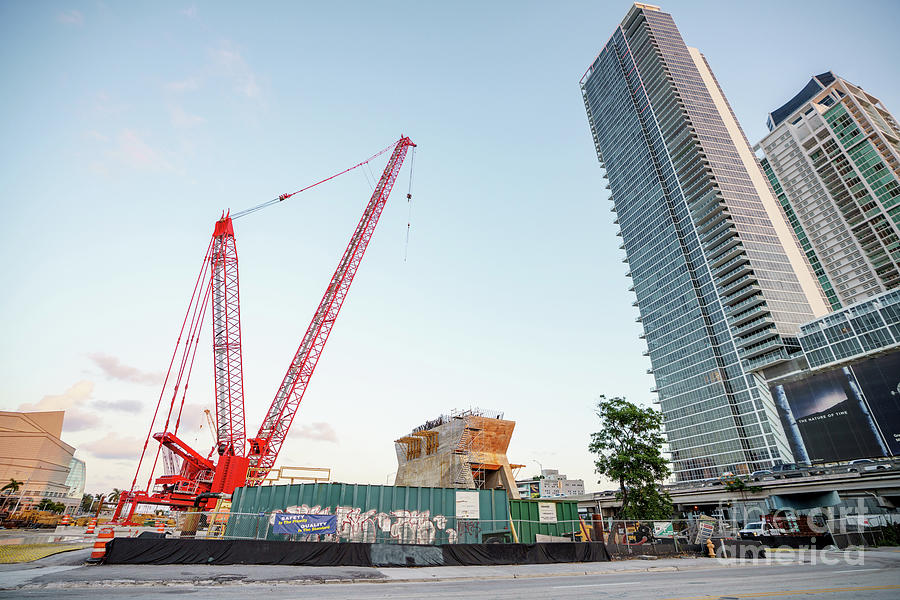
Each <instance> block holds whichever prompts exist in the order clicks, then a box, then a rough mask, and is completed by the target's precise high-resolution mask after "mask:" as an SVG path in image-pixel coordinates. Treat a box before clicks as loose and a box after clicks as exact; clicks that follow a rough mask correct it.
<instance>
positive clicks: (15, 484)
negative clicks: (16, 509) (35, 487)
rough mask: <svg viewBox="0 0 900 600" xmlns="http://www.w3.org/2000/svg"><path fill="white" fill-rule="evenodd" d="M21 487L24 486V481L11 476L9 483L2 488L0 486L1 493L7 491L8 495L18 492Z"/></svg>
mask: <svg viewBox="0 0 900 600" xmlns="http://www.w3.org/2000/svg"><path fill="white" fill-rule="evenodd" d="M20 487H22V482H21V481H19V480H17V479H13V478H12V477H10V478H9V483H7V484H6V485H4V486H3V487H2V488H0V493H3V492H6V495H7V496H8V495H10V494H15V493H16V492H18V491H19V488H20Z"/></svg>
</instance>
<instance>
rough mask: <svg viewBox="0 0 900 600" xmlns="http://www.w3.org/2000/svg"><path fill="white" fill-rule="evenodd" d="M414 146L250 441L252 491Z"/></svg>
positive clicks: (347, 256)
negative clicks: (257, 431) (257, 430)
mask: <svg viewBox="0 0 900 600" xmlns="http://www.w3.org/2000/svg"><path fill="white" fill-rule="evenodd" d="M410 146H413V147H415V144H414V143H413V142H412V140H410V139H409V138H408V137H405V136H404V137H401V138H400V140H399V141H398V142H397V144H396V145H395V146H394V151H393V152H392V154H391V158H390V160H388V163H387V165H386V166H385V168H384V172H383V173H382V175H381V179H380V180H379V181H378V185H377V186H376V187H375V190H374V191H373V192H372V197H371V198H370V199H369V203H368V204H367V205H366V209H365V211H363V215H362V218H360V220H359V224H357V226H356V229H355V230H354V232H353V235H352V236H351V238H350V243H349V244H347V249H346V250H345V251H344V254H343V256H342V257H341V260H340V262H339V263H338V266H337V268H336V269H335V271H334V274H333V275H332V276H331V281H330V282H329V284H328V287H327V288H326V289H325V295H324V296H323V297H322V300H321V302H319V306H318V308H317V309H316V312H315V314H314V315H313V318H312V321H311V322H310V324H309V327H307V329H306V333H305V334H304V336H303V339H302V340H301V342H300V346H299V347H298V348H297V352H296V354H295V355H294V359H293V360H292V361H291V364H290V366H289V367H288V370H287V373H286V374H285V376H284V379H283V380H282V382H281V385H280V386H279V388H278V391H277V393H276V394H275V399H274V400H272V404H271V406H269V410H268V412H267V413H266V417H265V419H264V420H263V422H262V425H261V426H260V428H259V433H257V435H256V437H255V438H251V439H250V440H248V441H249V442H250V452H249V454H248V457H249V458H250V472H249V476H248V478H247V484H248V485H254V484H257V483H259V482H260V481H261V480H262V479H264V478H265V477H266V475H268V473H269V471H270V470H271V468H272V467H273V466H274V464H275V460H276V458H278V452H279V451H280V450H281V446H282V444H283V443H284V439H285V437H287V433H288V431H289V430H290V427H291V423H292V422H293V420H294V415H295V414H296V412H297V409H298V408H299V406H300V401H301V400H302V399H303V394H304V393H305V392H306V388H307V385H308V384H309V380H310V378H311V377H312V374H313V372H314V371H315V369H316V364H317V363H318V361H319V357H320V356H321V354H322V350H323V348H324V347H325V342H326V341H327V340H328V335H329V334H330V333H331V329H332V327H334V321H335V319H337V316H338V313H339V312H340V310H341V305H343V303H344V299H345V298H346V297H347V292H348V291H349V289H350V284H351V283H352V282H353V277H354V276H355V275H356V271H357V269H358V268H359V264H360V262H361V261H362V258H363V255H364V254H365V252H366V248H367V247H368V245H369V241H370V240H371V239H372V234H373V233H374V231H375V226H376V225H377V224H378V219H379V217H380V216H381V212H382V210H383V209H384V205H385V203H386V202H387V199H388V196H390V193H391V190H392V189H393V187H394V182H395V181H396V180H397V175H398V173H399V172H400V167H401V166H402V165H403V159H404V158H405V157H406V153H407V150H408V149H409V147H410Z"/></svg>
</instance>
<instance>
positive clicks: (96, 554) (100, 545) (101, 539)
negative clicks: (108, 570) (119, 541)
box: [88, 527, 116, 563]
mask: <svg viewBox="0 0 900 600" xmlns="http://www.w3.org/2000/svg"><path fill="white" fill-rule="evenodd" d="M114 537H116V532H115V530H114V529H113V528H112V527H104V528H103V529H101V530H100V534H99V535H98V536H97V541H96V542H94V549H93V551H92V552H91V557H90V558H89V559H88V562H92V563H98V562H101V561H102V560H103V558H104V557H105V556H106V544H107V543H108V542H109V541H110V540H112V539H113V538H114Z"/></svg>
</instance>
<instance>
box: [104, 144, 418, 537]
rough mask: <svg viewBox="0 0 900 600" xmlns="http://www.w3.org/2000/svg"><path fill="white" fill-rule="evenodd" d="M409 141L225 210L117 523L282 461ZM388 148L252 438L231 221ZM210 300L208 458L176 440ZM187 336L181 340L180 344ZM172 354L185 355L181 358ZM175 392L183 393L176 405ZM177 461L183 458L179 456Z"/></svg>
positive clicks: (208, 498) (194, 502)
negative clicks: (158, 472) (144, 470)
mask: <svg viewBox="0 0 900 600" xmlns="http://www.w3.org/2000/svg"><path fill="white" fill-rule="evenodd" d="M410 147H413V148H414V147H415V144H414V143H413V142H412V140H410V139H409V138H408V137H405V136H403V137H401V138H400V139H399V140H398V141H397V142H396V143H394V144H391V145H390V146H388V147H387V148H385V149H384V150H381V151H380V152H378V153H377V154H375V155H373V156H371V157H369V158H368V159H366V160H365V161H363V162H361V163H358V164H356V165H354V166H352V167H350V168H348V169H345V170H344V171H341V172H340V173H337V174H335V175H332V176H331V177H328V178H326V179H323V180H322V181H319V182H316V183H314V184H312V185H309V186H307V187H305V188H303V189H300V190H298V191H296V192H293V193H291V194H282V195H281V196H279V197H277V198H274V199H273V200H270V201H268V202H265V203H263V204H260V205H258V206H255V207H253V208H250V209H247V210H245V211H242V212H240V213H235V214H234V215H229V214H223V216H222V218H221V219H219V220H218V221H217V222H216V224H215V228H214V229H213V235H212V239H211V241H210V245H209V248H208V249H207V252H206V256H205V258H204V261H203V265H202V267H201V270H200V274H199V275H198V278H197V282H196V283H195V285H194V292H193V295H192V297H191V301H190V302H189V304H188V310H187V313H186V314H185V318H184V321H183V322H182V326H181V331H180V332H179V336H178V342H176V346H175V352H173V354H172V359H171V361H170V363H169V371H168V373H167V375H166V380H165V382H164V384H163V390H162V392H161V393H160V396H159V400H158V402H157V407H156V411H155V412H154V415H153V421H152V423H151V426H150V432H148V434H147V437H146V439H145V441H144V447H143V451H142V453H141V456H140V459H139V460H138V466H137V469H136V471H135V476H134V480H133V481H132V484H131V489H130V490H128V491H127V492H123V493H122V494H121V495H120V498H119V503H118V505H117V506H116V511H115V513H114V515H113V520H114V521H118V519H119V518H120V516H122V512H123V508H124V507H125V506H126V505H128V504H130V508H129V511H128V514H127V516H126V518H125V522H128V521H130V519H131V516H132V515H133V514H134V511H135V509H136V508H137V506H138V505H139V504H155V505H165V506H170V507H172V508H174V509H176V510H178V509H182V510H183V509H186V508H189V507H197V506H201V505H202V506H204V507H207V508H211V507H212V506H213V505H214V504H215V502H216V500H217V499H218V498H219V497H221V496H222V495H223V494H230V493H231V492H232V491H234V488H236V487H239V486H242V485H258V484H259V483H260V482H261V481H262V480H263V479H265V477H266V475H267V474H268V473H269V471H270V470H271V469H272V467H273V466H274V464H275V460H276V459H277V458H278V453H279V451H280V450H281V446H282V444H283V443H284V440H285V437H287V434H288V431H289V430H290V427H291V423H292V422H293V420H294V416H295V415H296V413H297V409H298V408H299V406H300V401H301V400H302V399H303V394H304V393H305V392H306V388H307V386H308V385H309V381H310V378H311V377H312V374H313V372H314V371H315V369H316V365H317V364H318V361H319V358H320V357H321V355H322V350H323V349H324V347H325V342H327V341H328V336H329V334H330V333H331V330H332V328H333V327H334V322H335V320H336V319H337V316H338V313H339V312H340V310H341V306H342V305H343V303H344V300H345V299H346V297H347V292H348V291H349V289H350V284H351V283H352V282H353V278H354V276H355V275H356V271H357V270H358V269H359V265H360V263H361V262H362V259H363V256H364V255H365V252H366V248H367V247H368V244H369V241H370V240H371V239H372V234H373V233H374V231H375V227H376V225H377V224H378V219H379V217H380V216H381V213H382V210H383V209H384V205H385V203H386V202H387V199H388V197H389V196H390V193H391V190H392V189H393V187H394V183H395V182H396V180H397V175H398V174H399V172H400V168H401V166H402V165H403V160H404V159H405V157H406V154H407V151H408V150H409V148H410ZM391 149H393V152H392V153H391V156H390V159H389V160H388V163H387V166H385V168H384V172H383V173H382V175H381V179H380V180H379V181H378V183H377V185H376V186H375V189H374V191H373V192H372V196H371V198H370V199H369V202H368V204H367V205H366V208H365V210H364V211H363V214H362V217H361V218H360V220H359V223H358V224H357V226H356V229H355V230H354V232H353V235H352V236H351V238H350V242H349V243H348V244H347V248H346V250H345V251H344V254H343V256H341V260H340V261H339V262H338V266H337V268H336V269H335V271H334V274H333V275H332V276H331V281H330V282H329V283H328V287H327V288H326V289H325V294H324V296H323V297H322V300H321V301H320V302H319V306H318V308H317V309H316V312H315V313H314V314H313V318H312V320H311V321H310V324H309V327H307V329H306V333H305V334H304V336H303V338H302V340H301V342H300V346H299V347H298V348H297V352H296V353H295V354H294V358H293V360H292V361H291V363H290V365H289V366H288V369H287V373H286V374H285V376H284V378H283V380H282V382H281V385H280V386H279V387H278V391H277V392H276V394H275V398H274V400H272V404H271V406H270V407H269V410H268V412H267V413H266V416H265V419H263V422H262V425H260V428H259V431H258V432H257V434H256V436H255V437H253V438H250V439H247V438H246V434H245V420H244V395H243V370H242V359H241V320H240V293H239V283H238V258H237V248H236V245H235V237H234V227H233V224H232V219H236V218H238V217H242V216H245V215H248V214H250V213H253V212H255V211H257V210H260V209H262V208H265V207H267V206H270V205H272V204H275V203H278V202H282V201H284V200H286V199H287V198H290V197H291V196H294V195H296V194H299V193H300V192H303V191H305V190H308V189H310V188H312V187H314V186H316V185H319V184H321V183H324V182H326V181H329V180H331V179H334V178H335V177H337V176H339V175H342V174H344V173H347V172H349V171H352V170H353V169H355V168H357V167H359V166H361V165H364V164H366V163H368V162H370V161H371V160H372V159H374V158H375V157H377V156H380V155H381V154H384V153H385V152H387V151H389V150H391ZM410 197H411V196H410V194H407V198H410ZM208 306H212V326H213V334H212V335H213V369H214V380H215V400H216V411H215V412H216V443H215V446H214V447H213V449H212V450H211V451H210V452H209V455H208V456H205V457H204V456H203V455H202V454H200V453H199V452H197V451H196V450H194V449H192V448H191V447H190V446H189V445H188V444H186V443H185V442H184V441H182V440H181V439H179V438H178V436H177V433H178V428H179V425H180V423H181V411H182V409H183V407H184V399H185V397H186V395H187V389H188V383H189V381H190V374H191V370H192V367H193V364H194V359H195V357H196V354H197V348H198V346H199V338H200V332H201V330H202V326H203V322H204V321H205V314H206V310H207V307H208ZM182 341H184V343H183V344H182ZM179 349H180V354H179ZM176 358H179V360H178V362H177V363H176ZM170 380H171V382H172V385H171V389H172V396H171V400H170V402H169V405H168V411H167V413H166V416H165V421H164V423H163V431H162V432H160V433H152V431H153V429H154V426H155V425H156V423H157V418H158V417H161V414H160V408H161V407H162V406H163V400H164V397H165V394H166V390H167V389H169V383H170ZM179 393H180V394H181V396H180V401H179ZM176 409H177V412H176ZM173 420H174V423H173ZM170 428H171V431H170ZM151 433H152V435H151ZM150 437H153V439H155V440H156V441H158V442H159V447H158V449H157V451H156V456H155V458H154V460H153V465H152V467H151V469H150V471H151V472H150V478H149V479H148V481H147V488H146V489H145V490H141V489H135V487H136V486H137V479H138V474H139V473H140V469H141V466H142V463H143V461H144V458H145V456H146V454H147V446H148V444H149V440H150ZM248 442H249V448H248ZM161 452H164V453H166V454H167V456H166V463H167V464H168V465H172V467H171V468H170V469H167V471H172V472H167V473H166V474H165V475H162V476H160V477H158V478H156V480H155V487H154V489H152V490H151V486H150V483H151V481H153V472H154V471H155V469H156V464H157V462H158V459H159V455H160V453H161ZM213 454H218V460H217V461H216V462H213V460H212V457H213ZM174 457H177V458H178V459H179V460H178V461H177V462H176V460H175V458H174ZM176 471H177V472H176Z"/></svg>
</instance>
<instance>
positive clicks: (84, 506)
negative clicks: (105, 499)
mask: <svg viewBox="0 0 900 600" xmlns="http://www.w3.org/2000/svg"><path fill="white" fill-rule="evenodd" d="M93 505H94V497H93V496H91V495H90V494H84V495H83V496H82V497H81V512H83V513H86V512H91V507H92V506H93Z"/></svg>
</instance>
